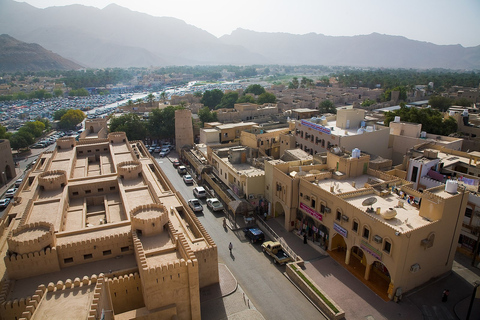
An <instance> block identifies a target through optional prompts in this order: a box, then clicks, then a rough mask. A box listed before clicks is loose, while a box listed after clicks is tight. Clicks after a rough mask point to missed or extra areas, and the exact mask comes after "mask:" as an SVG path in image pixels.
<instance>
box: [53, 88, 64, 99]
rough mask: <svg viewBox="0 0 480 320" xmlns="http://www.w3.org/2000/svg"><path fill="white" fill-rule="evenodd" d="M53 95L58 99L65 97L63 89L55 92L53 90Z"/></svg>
mask: <svg viewBox="0 0 480 320" xmlns="http://www.w3.org/2000/svg"><path fill="white" fill-rule="evenodd" d="M53 94H54V95H55V97H57V98H59V97H63V90H62V89H55V90H53Z"/></svg>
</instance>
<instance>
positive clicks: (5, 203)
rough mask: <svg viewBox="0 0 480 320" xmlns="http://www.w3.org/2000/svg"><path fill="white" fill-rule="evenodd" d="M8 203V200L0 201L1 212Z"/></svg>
mask: <svg viewBox="0 0 480 320" xmlns="http://www.w3.org/2000/svg"><path fill="white" fill-rule="evenodd" d="M9 203H10V199H8V198H5V199H2V200H0V209H2V210H3V209H5V208H6V207H7V206H8V204H9Z"/></svg>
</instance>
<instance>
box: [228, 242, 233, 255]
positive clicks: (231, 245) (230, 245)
mask: <svg viewBox="0 0 480 320" xmlns="http://www.w3.org/2000/svg"><path fill="white" fill-rule="evenodd" d="M232 249H233V244H232V243H231V242H230V244H229V245H228V250H230V254H232Z"/></svg>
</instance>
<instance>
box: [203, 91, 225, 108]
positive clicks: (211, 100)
mask: <svg viewBox="0 0 480 320" xmlns="http://www.w3.org/2000/svg"><path fill="white" fill-rule="evenodd" d="M222 97H223V92H222V90H220V89H213V90H207V91H205V92H204V93H203V97H202V99H201V100H200V102H201V103H203V105H204V106H206V107H209V108H210V109H214V108H215V107H216V106H217V105H219V104H220V101H221V100H222Z"/></svg>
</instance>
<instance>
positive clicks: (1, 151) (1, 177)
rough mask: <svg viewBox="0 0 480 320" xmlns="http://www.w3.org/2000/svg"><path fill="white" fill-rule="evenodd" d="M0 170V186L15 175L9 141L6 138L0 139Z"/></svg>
mask: <svg viewBox="0 0 480 320" xmlns="http://www.w3.org/2000/svg"><path fill="white" fill-rule="evenodd" d="M0 170H1V171H0V186H4V185H6V184H7V183H8V182H9V181H10V180H12V179H13V178H14V177H15V176H16V175H17V173H16V172H15V163H14V162H13V156H12V149H11V148H10V141H8V140H7V139H0Z"/></svg>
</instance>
